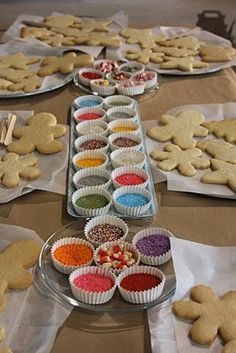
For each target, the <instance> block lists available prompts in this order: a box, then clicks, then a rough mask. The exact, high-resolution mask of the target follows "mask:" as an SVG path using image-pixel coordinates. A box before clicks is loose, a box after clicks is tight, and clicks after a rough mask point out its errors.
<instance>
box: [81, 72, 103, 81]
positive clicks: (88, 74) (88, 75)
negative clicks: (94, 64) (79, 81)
mask: <svg viewBox="0 0 236 353" xmlns="http://www.w3.org/2000/svg"><path fill="white" fill-rule="evenodd" d="M81 76H83V77H84V78H86V79H88V80H96V79H97V78H101V77H102V75H99V74H97V73H95V72H83V73H82V75H81Z"/></svg>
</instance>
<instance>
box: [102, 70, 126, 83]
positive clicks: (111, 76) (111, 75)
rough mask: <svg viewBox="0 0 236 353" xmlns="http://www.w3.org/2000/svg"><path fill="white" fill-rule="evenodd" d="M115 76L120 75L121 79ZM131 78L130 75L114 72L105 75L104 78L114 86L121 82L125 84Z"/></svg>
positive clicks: (123, 72)
mask: <svg viewBox="0 0 236 353" xmlns="http://www.w3.org/2000/svg"><path fill="white" fill-rule="evenodd" d="M117 75H122V79H121V78H120V79H119V77H118V76H117ZM131 77H132V75H131V74H130V73H128V72H125V71H114V72H109V73H108V74H106V78H107V79H108V80H109V81H110V82H112V83H115V84H118V83H121V82H125V81H128V80H129V79H130V78H131Z"/></svg>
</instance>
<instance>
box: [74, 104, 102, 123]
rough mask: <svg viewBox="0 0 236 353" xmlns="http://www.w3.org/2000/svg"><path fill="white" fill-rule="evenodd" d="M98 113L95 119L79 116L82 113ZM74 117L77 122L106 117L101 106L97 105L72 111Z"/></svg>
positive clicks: (99, 119)
mask: <svg viewBox="0 0 236 353" xmlns="http://www.w3.org/2000/svg"><path fill="white" fill-rule="evenodd" d="M90 113H91V114H98V115H99V116H100V117H98V118H96V119H86V120H84V119H81V118H80V116H82V115H83V114H90ZM74 119H75V121H76V122H77V123H80V122H83V121H91V120H92V121H101V120H102V121H103V120H105V119H106V112H105V110H103V109H102V108H97V107H87V108H79V109H77V110H76V111H75V112H74Z"/></svg>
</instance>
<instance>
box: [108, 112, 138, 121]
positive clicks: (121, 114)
mask: <svg viewBox="0 0 236 353" xmlns="http://www.w3.org/2000/svg"><path fill="white" fill-rule="evenodd" d="M110 116H111V117H112V118H117V119H129V118H132V117H133V115H131V114H128V113H126V112H114V113H111V114H110Z"/></svg>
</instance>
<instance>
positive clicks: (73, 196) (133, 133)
mask: <svg viewBox="0 0 236 353" xmlns="http://www.w3.org/2000/svg"><path fill="white" fill-rule="evenodd" d="M86 105H87V106H86ZM140 122H141V116H140V111H139V107H138V104H137V103H136V102H135V101H134V100H133V99H132V98H130V97H128V96H124V95H114V96H110V97H106V98H104V99H103V98H101V97H99V96H93V95H88V96H83V97H79V98H77V99H76V100H75V101H74V103H73V105H72V107H71V132H70V156H69V168H68V183H67V196H68V197H67V211H68V213H69V214H70V215H71V216H73V217H76V218H81V217H82V218H87V217H88V218H90V217H94V216H97V215H104V214H110V215H118V216H122V217H123V218H148V217H152V216H153V215H155V214H156V212H157V200H156V194H155V189H154V184H153V180H152V174H151V169H150V165H149V161H148V158H147V154H146V148H145V144H144V134H143V130H142V128H141V123H140Z"/></svg>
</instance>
